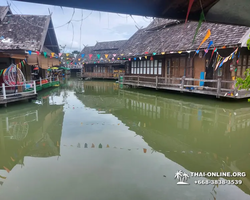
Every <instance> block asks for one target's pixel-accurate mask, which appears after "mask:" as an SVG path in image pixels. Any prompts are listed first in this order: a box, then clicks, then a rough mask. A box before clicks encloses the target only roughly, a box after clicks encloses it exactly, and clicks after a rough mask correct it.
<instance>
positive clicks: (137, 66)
mask: <svg viewBox="0 0 250 200" xmlns="http://www.w3.org/2000/svg"><path fill="white" fill-rule="evenodd" d="M135 63H136V69H137V71H136V73H137V74H139V73H140V66H139V62H138V61H137V62H135Z"/></svg>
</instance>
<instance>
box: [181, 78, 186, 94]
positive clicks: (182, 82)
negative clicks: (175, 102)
mask: <svg viewBox="0 0 250 200" xmlns="http://www.w3.org/2000/svg"><path fill="white" fill-rule="evenodd" d="M184 83H185V76H183V77H182V78H181V93H183V89H184Z"/></svg>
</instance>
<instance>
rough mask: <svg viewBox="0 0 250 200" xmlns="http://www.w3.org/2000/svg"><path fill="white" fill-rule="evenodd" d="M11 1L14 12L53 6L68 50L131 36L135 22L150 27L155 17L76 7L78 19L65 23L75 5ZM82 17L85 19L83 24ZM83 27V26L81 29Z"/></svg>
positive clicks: (58, 32) (58, 31) (40, 12)
mask: <svg viewBox="0 0 250 200" xmlns="http://www.w3.org/2000/svg"><path fill="white" fill-rule="evenodd" d="M0 2H1V3H0V5H1V6H5V5H7V2H6V0H0ZM9 3H10V4H11V10H12V12H13V13H14V14H16V13H17V14H34V15H48V14H49V10H50V12H52V20H53V24H54V27H55V31H56V35H57V40H58V43H59V45H62V46H64V45H66V48H67V51H72V50H80V49H82V48H83V47H84V46H83V44H84V45H88V46H91V45H95V43H96V41H98V42H101V41H112V40H124V39H128V38H129V37H131V36H132V35H133V34H134V33H135V32H136V31H137V28H136V26H135V25H137V26H138V27H140V28H141V27H146V26H147V25H148V24H149V23H150V22H151V21H152V18H146V17H140V16H133V17H132V18H131V17H130V16H129V15H122V14H116V13H106V12H99V11H91V10H81V9H75V14H74V16H73V20H75V21H72V23H71V24H67V25H64V24H66V23H67V22H68V21H70V19H71V17H72V14H73V11H74V9H73V8H66V7H63V8H61V7H58V6H48V5H41V4H32V3H24V2H16V1H9ZM82 16H83V17H82ZM82 18H83V19H84V20H83V21H82V26H81V19H82ZM72 24H73V26H72ZM62 25H64V26H62ZM60 26H62V27H60ZM57 27H58V28H57ZM73 27H74V28H73ZM80 27H82V30H81V31H80ZM80 36H81V38H80ZM72 41H73V42H72Z"/></svg>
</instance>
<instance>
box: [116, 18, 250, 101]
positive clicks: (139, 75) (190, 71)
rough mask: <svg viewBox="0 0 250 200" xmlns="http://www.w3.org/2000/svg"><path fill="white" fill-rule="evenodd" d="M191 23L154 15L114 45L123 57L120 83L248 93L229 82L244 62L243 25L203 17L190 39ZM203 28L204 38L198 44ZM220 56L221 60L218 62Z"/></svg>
mask: <svg viewBox="0 0 250 200" xmlns="http://www.w3.org/2000/svg"><path fill="white" fill-rule="evenodd" d="M197 26H198V22H187V23H186V24H185V23H184V22H183V21H178V20H168V19H155V20H154V21H153V22H152V23H151V24H150V25H149V26H148V27H147V28H145V29H140V30H138V31H137V32H136V33H135V34H134V35H133V36H132V37H131V38H130V39H129V40H128V41H127V42H126V43H125V45H124V46H123V47H122V48H120V52H122V53H123V54H124V55H125V56H126V58H127V59H128V60H129V61H128V62H127V63H126V72H125V76H124V84H126V85H132V86H142V87H151V88H156V89H167V90H177V91H181V92H192V93H199V94H207V95H214V96H216V97H218V98H219V97H221V96H227V97H231V98H242V97H249V96H250V93H248V92H247V91H245V90H241V91H238V90H237V88H236V87H235V83H236V81H235V80H236V78H237V77H242V78H244V76H245V75H244V72H245V70H246V69H247V68H249V66H250V51H248V49H247V44H246V43H247V40H248V39H249V35H250V29H249V27H245V26H235V25H226V24H213V23H205V22H204V23H202V25H201V27H200V29H199V31H198V33H197V36H196V38H195V40H194V36H195V32H196V29H197ZM209 30H210V33H211V35H210V37H209V38H208V39H207V40H206V41H205V42H204V43H203V44H202V45H201V46H200V44H201V43H202V41H203V39H204V37H205V36H206V34H207V33H208V31H209ZM193 40H194V42H193ZM209 44H212V45H211V46H210V47H209ZM199 46H200V48H199ZM208 47H209V48H208ZM237 49H238V50H237ZM197 50H198V51H197ZM236 50H237V51H236ZM233 52H234V53H233ZM230 55H231V56H230ZM228 56H229V57H228ZM219 58H220V60H219V62H218V59H219ZM221 61H227V62H224V64H223V65H220V63H221ZM245 95H246V96H245Z"/></svg>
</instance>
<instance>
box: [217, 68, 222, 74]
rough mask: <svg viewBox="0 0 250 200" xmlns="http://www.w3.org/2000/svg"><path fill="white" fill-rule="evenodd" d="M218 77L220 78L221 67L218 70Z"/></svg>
mask: <svg viewBox="0 0 250 200" xmlns="http://www.w3.org/2000/svg"><path fill="white" fill-rule="evenodd" d="M218 76H222V68H221V67H219V68H218Z"/></svg>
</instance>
